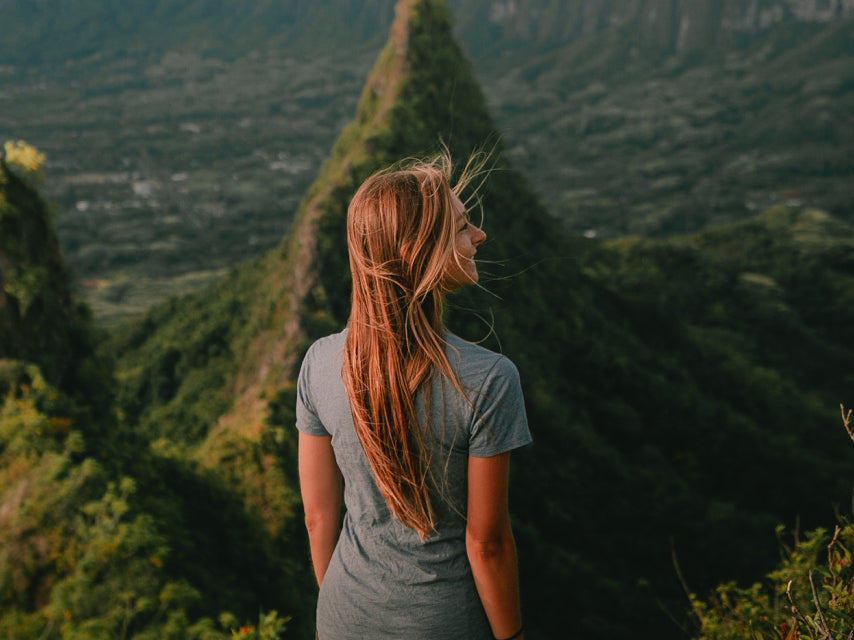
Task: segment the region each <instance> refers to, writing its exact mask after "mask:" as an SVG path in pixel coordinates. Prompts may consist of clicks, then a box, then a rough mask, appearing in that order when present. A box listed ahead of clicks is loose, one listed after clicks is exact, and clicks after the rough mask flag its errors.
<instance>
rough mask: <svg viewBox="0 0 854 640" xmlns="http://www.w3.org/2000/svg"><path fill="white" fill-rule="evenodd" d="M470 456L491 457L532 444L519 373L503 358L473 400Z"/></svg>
mask: <svg viewBox="0 0 854 640" xmlns="http://www.w3.org/2000/svg"><path fill="white" fill-rule="evenodd" d="M474 406H475V409H476V411H475V415H474V416H473V424H472V429H471V435H470V437H469V455H472V456H475V457H477V458H488V457H490V456H497V455H499V454H501V453H505V452H507V451H511V450H512V449H517V448H519V447H522V446H524V445H526V444H528V443H529V442H531V432H530V429H529V428H528V418H527V415H526V414H525V400H524V398H523V396H522V385H521V383H520V382H519V371H518V370H517V369H516V366H515V365H514V364H513V363H512V362H511V361H510V360H509V359H508V358H506V357H504V356H500V357H499V358H498V360H497V361H496V362H495V364H494V365H493V367H492V369H491V370H490V371H489V373H488V374H487V376H486V379H485V380H484V383H483V387H482V388H481V390H480V392H479V393H478V394H477V395H476V396H475V398H474Z"/></svg>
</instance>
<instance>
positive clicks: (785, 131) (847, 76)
mask: <svg viewBox="0 0 854 640" xmlns="http://www.w3.org/2000/svg"><path fill="white" fill-rule="evenodd" d="M665 4H666V5H667V7H666V8H667V9H668V10H666V11H665V10H664V5H663V4H662V3H661V2H660V0H642V1H638V2H633V3H614V2H589V1H586V0H572V1H570V2H556V1H555V0H527V1H525V2H494V1H492V0H456V1H455V2H453V3H451V6H452V8H453V11H454V14H455V16H456V18H457V19H456V24H457V26H456V27H455V34H456V35H457V38H458V40H459V41H460V42H461V45H462V47H463V49H464V51H465V52H466V53H467V54H468V56H469V58H470V59H471V60H472V64H473V70H474V72H475V75H476V77H477V79H478V80H479V82H480V83H481V85H482V86H483V89H484V93H485V94H486V96H487V104H488V110H489V111H490V113H491V115H492V116H493V117H494V118H495V122H496V126H497V128H498V130H499V131H500V132H501V133H502V135H503V137H504V139H505V140H506V143H507V155H508V157H509V158H510V159H511V160H512V161H513V163H514V166H516V167H517V168H519V169H520V170H522V171H523V173H524V174H525V175H526V176H527V178H528V180H530V182H531V184H532V185H533V187H534V188H535V190H536V191H537V192H538V193H539V194H540V195H541V197H542V198H543V201H544V203H545V204H546V206H547V208H548V209H549V210H550V211H552V212H553V213H554V214H555V215H556V216H557V217H558V218H559V219H560V220H562V221H563V223H564V225H565V227H566V228H567V229H568V230H569V231H571V232H572V233H574V234H584V233H586V234H588V235H593V234H596V235H598V236H599V237H606V238H608V237H615V236H619V235H624V234H626V233H632V234H640V235H645V236H658V237H661V236H666V235H670V234H673V233H686V232H693V231H696V230H700V229H702V228H706V227H707V226H709V225H710V224H719V223H727V222H732V221H737V220H741V219H744V218H745V217H750V216H752V215H754V214H755V213H757V212H758V211H761V210H762V209H764V208H766V207H769V206H773V205H775V204H777V203H779V202H784V201H797V202H800V203H802V204H805V205H807V206H813V207H818V208H821V209H823V210H826V211H829V212H830V213H832V214H833V215H835V216H838V217H841V218H844V219H849V220H850V219H851V204H850V203H851V201H852V194H851V187H850V180H848V179H847V178H848V177H849V176H850V175H851V172H852V166H851V160H850V158H851V157H852V154H851V148H852V139H851V136H852V133H851V132H852V131H854V122H852V113H854V108H853V107H854V105H852V99H854V98H852V95H854V94H852V91H851V87H852V86H854V78H852V69H854V64H853V63H852V51H851V47H850V44H849V43H850V42H851V40H852V37H854V34H852V21H851V15H852V8H851V4H850V2H848V1H847V0H846V1H834V2H828V3H818V2H800V1H797V2H796V1H794V0H763V2H752V1H750V2H749V1H747V0H743V1H742V0H733V1H731V2H726V3H714V2H705V1H704V2H694V1H692V2H686V1H680V2H668V3H665ZM392 6H393V3H392V2H391V1H390V0H376V1H375V2H369V3H354V2H349V1H345V0H337V2H336V3H335V4H334V10H332V11H326V5H324V6H321V5H319V4H318V3H310V2H296V3H287V6H285V5H281V4H279V3H270V2H262V1H261V0H249V1H247V2H243V3H236V4H222V3H213V2H211V1H210V0H195V1H194V2H191V3H186V2H177V1H175V0H167V1H164V2H159V3H158V4H157V9H156V10H153V11H149V10H147V9H144V8H143V5H140V6H139V7H136V6H130V5H127V4H121V5H117V4H110V3H104V2H101V1H100V0H86V1H83V0H75V1H74V2H69V1H67V0H45V1H43V2H39V3H17V2H5V3H2V4H0V23H2V24H4V25H7V32H8V33H7V35H8V37H6V38H3V39H2V41H0V105H2V109H0V141H3V140H6V139H14V140H17V139H24V140H27V141H29V142H30V143H31V144H34V145H35V146H36V147H38V148H39V149H41V150H42V151H43V152H45V153H46V155H47V158H48V160H47V164H46V169H47V173H48V175H49V176H50V180H49V182H48V194H47V195H48V196H49V198H50V200H51V201H53V202H55V203H57V208H58V210H59V216H58V218H57V224H58V227H59V232H60V239H61V242H62V246H63V251H64V253H65V256H66V260H67V262H68V265H69V266H70V267H71V269H72V270H73V273H74V274H75V277H76V279H77V280H78V281H79V283H80V286H81V288H82V292H83V293H84V295H85V297H86V299H87V300H88V301H89V302H90V303H91V304H92V306H93V309H94V311H95V314H96V316H97V317H98V318H99V320H101V321H102V322H111V321H115V320H116V319H118V318H120V317H126V316H127V315H129V314H133V313H138V312H142V311H144V310H145V309H147V308H148V307H149V306H150V305H151V304H152V303H153V302H155V301H158V300H162V299H164V298H165V297H168V296H169V295H172V294H175V293H179V292H183V291H187V290H190V289H193V288H195V287H198V286H200V285H202V284H204V283H207V282H210V281H213V280H216V279H217V278H220V277H222V276H223V274H224V273H225V272H227V270H228V269H229V268H230V267H232V266H234V265H236V264H239V263H241V262H242V261H244V260H246V259H249V258H252V257H257V256H260V255H262V254H263V253H264V252H265V251H267V250H270V249H272V248H273V247H275V246H276V245H277V244H278V242H279V240H280V239H281V237H282V236H283V235H284V233H285V232H286V231H287V229H288V228H289V226H290V224H291V222H292V220H293V216H294V214H295V212H296V210H297V208H298V206H299V202H300V198H301V197H302V195H303V194H304V193H305V191H306V189H307V188H308V187H309V185H310V184H311V181H312V180H313V178H314V176H315V175H316V174H317V171H318V170H319V168H320V166H321V164H322V162H323V160H324V158H325V155H326V151H327V150H328V149H329V148H330V147H331V146H332V144H333V142H334V140H335V139H336V137H337V136H338V135H339V134H340V133H341V130H342V128H343V126H344V125H345V124H346V122H347V121H348V120H349V118H350V117H351V114H352V113H353V111H354V109H355V106H356V101H357V99H358V96H359V92H360V90H361V87H362V83H363V79H364V77H365V76H366V74H367V73H368V71H369V69H370V67H371V64H372V63H373V61H374V59H375V57H376V55H377V53H378V51H379V49H380V47H381V46H382V43H383V41H384V37H385V33H386V32H387V29H388V26H389V24H390V21H391V17H392ZM211 248H213V250H211Z"/></svg>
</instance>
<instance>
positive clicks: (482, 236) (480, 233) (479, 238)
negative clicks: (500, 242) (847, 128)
mask: <svg viewBox="0 0 854 640" xmlns="http://www.w3.org/2000/svg"><path fill="white" fill-rule="evenodd" d="M484 240H486V232H485V231H484V230H483V229H481V228H480V227H477V228H476V231H475V234H474V237H472V239H471V241H472V243H473V244H480V243H481V242H483V241H484Z"/></svg>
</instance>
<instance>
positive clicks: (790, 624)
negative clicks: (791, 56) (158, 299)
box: [0, 0, 854, 640]
mask: <svg viewBox="0 0 854 640" xmlns="http://www.w3.org/2000/svg"><path fill="white" fill-rule="evenodd" d="M486 102H487V101H486V99H485V97H484V95H483V93H482V92H481V90H480V88H479V86H478V84H477V83H476V82H475V80H474V79H473V77H472V74H471V72H470V70H469V68H468V66H467V64H466V63H465V61H464V59H463V56H462V54H461V51H460V49H459V47H458V46H457V45H456V44H455V42H454V40H453V37H452V32H451V26H450V21H449V12H448V9H447V6H446V5H445V3H443V2H441V1H439V0H409V1H407V2H404V3H401V5H400V14H399V16H398V22H397V23H396V25H395V27H394V28H393V29H392V37H391V39H390V41H389V43H388V44H387V46H386V47H385V48H384V49H383V51H382V52H381V53H380V56H379V59H378V60H377V63H376V65H375V67H374V69H373V71H372V73H371V74H370V77H369V79H368V82H367V84H366V86H365V88H364V89H363V92H362V95H361V99H360V101H359V105H358V109H357V111H356V116H355V119H354V120H353V122H352V123H351V124H349V125H348V126H347V127H345V128H344V130H343V132H342V134H341V136H340V137H339V139H338V141H337V142H336V144H335V146H334V147H333V149H332V152H331V155H330V157H329V158H328V160H327V161H326V163H325V164H324V166H323V167H322V169H321V172H320V175H319V177H318V178H317V180H316V181H315V182H314V184H313V185H312V186H311V187H310V188H309V189H308V190H307V191H306V194H305V196H304V198H303V200H302V202H301V204H300V205H299V208H298V209H297V211H296V214H295V216H294V222H293V224H292V226H291V230H290V232H289V234H288V236H287V237H286V238H285V240H284V241H283V242H282V243H281V244H280V245H278V246H276V247H274V248H273V249H271V250H269V251H267V252H266V253H264V254H263V255H261V256H259V257H256V258H254V259H252V260H250V261H248V262H245V263H243V264H242V265H241V266H240V267H238V268H236V269H234V270H233V271H231V272H230V273H229V274H228V275H227V276H226V277H223V278H221V279H219V280H218V281H217V282H216V283H214V284H211V285H209V286H206V287H204V288H202V289H200V290H198V291H195V292H193V293H189V294H186V295H184V296H183V297H180V298H172V299H170V300H168V301H166V302H163V303H161V304H159V305H157V306H155V307H154V308H152V309H151V310H149V311H148V312H147V313H145V314H144V315H141V316H139V317H137V318H134V319H132V320H129V321H126V322H124V323H121V324H120V325H118V326H116V327H114V328H113V329H112V330H111V331H110V333H109V335H108V337H107V339H106V340H99V339H98V334H97V332H96V331H95V329H94V328H93V326H92V320H91V318H89V317H87V315H86V313H85V312H84V310H82V309H80V308H79V305H77V304H76V303H74V301H73V297H72V296H71V295H70V293H69V288H70V287H69V284H68V277H67V274H66V272H65V270H64V267H63V266H62V263H61V257H60V252H59V246H58V243H56V242H55V241H54V242H53V243H51V242H50V241H48V242H30V243H28V242H25V241H24V239H26V238H33V237H38V238H45V237H48V238H49V237H50V233H52V220H51V217H50V214H49V213H48V211H47V208H46V206H45V204H44V201H43V199H42V198H41V197H40V196H39V194H38V192H37V191H36V190H35V189H34V185H35V183H33V182H32V180H31V179H32V178H34V177H36V176H35V175H34V174H30V173H28V171H31V169H30V170H28V169H27V168H26V161H25V160H24V159H25V158H33V159H36V160H37V159H38V156H37V155H35V156H33V155H32V154H29V155H28V153H24V148H23V147H16V148H15V150H14V152H13V153H12V154H11V157H13V158H14V157H17V158H20V159H22V160H21V162H19V163H18V164H19V168H18V169H15V168H14V167H13V168H12V169H11V170H10V169H8V168H6V165H3V166H4V174H3V175H4V176H5V177H4V179H3V181H2V184H0V189H1V190H2V191H0V195H2V198H0V224H3V225H9V226H4V227H3V229H4V234H3V235H2V236H0V241H2V242H3V244H2V246H0V252H3V253H2V255H0V258H4V259H5V260H0V266H2V271H0V278H2V281H3V283H4V289H3V291H4V296H5V298H4V299H3V300H4V301H5V306H0V331H5V332H6V333H3V334H2V335H3V336H4V337H8V339H4V340H2V341H0V357H2V358H4V360H2V361H0V362H2V365H0V392H2V393H0V396H2V398H3V405H2V407H3V408H2V411H3V413H2V415H0V541H2V542H3V544H2V545H1V546H0V610H2V614H0V632H2V633H3V634H5V635H6V636H8V637H12V638H29V637H42V636H43V637H45V638H46V639H48V638H80V639H85V638H100V637H111V638H112V637H127V638H133V637H136V638H140V639H141V638H147V637H176V638H177V637H186V638H219V637H223V636H225V637H228V636H229V635H235V636H239V637H247V638H250V637H263V638H270V637H275V636H277V635H279V634H281V632H282V629H283V626H286V630H285V637H293V638H310V637H313V629H312V623H313V621H312V606H313V596H314V591H313V579H312V577H311V571H310V568H309V566H308V554H307V549H306V545H305V540H304V536H303V532H302V523H301V511H300V505H299V499H298V491H297V481H296V477H295V433H294V428H293V404H294V397H293V394H294V378H295V373H296V368H297V366H298V365H299V362H300V358H301V356H302V354H303V352H304V349H305V348H306V347H307V345H308V344H310V342H311V341H312V340H313V339H314V338H316V337H318V336H319V335H322V334H324V333H326V332H328V331H331V330H334V329H337V328H339V327H341V326H342V325H343V323H344V322H345V321H346V316H347V309H348V290H347V286H348V284H347V283H348V276H347V270H346V262H345V259H346V252H345V250H344V237H343V230H342V220H343V216H344V212H345V209H346V204H347V202H348V200H349V197H350V195H351V194H352V191H353V189H355V187H356V185H357V184H359V182H360V181H361V180H362V179H363V178H364V177H365V176H366V175H367V174H369V173H370V172H371V171H373V170H374V169H376V168H378V167H380V166H382V165H385V164H386V163H388V162H390V161H392V160H396V159H398V158H400V157H401V156H406V155H413V154H416V155H423V154H427V153H430V152H432V151H435V150H436V149H437V148H438V145H439V144H440V141H442V140H443V141H445V142H446V143H447V145H448V146H449V148H450V150H451V152H452V153H453V155H454V156H455V157H457V158H464V157H466V156H467V155H468V154H470V153H471V152H472V151H473V150H474V149H477V148H479V147H481V146H483V145H485V146H486V147H487V148H493V147H494V150H493V158H492V159H493V162H494V166H493V171H492V173H491V175H490V177H489V179H488V181H487V183H486V184H485V186H484V188H483V191H482V198H483V210H484V214H485V218H484V227H485V229H486V231H487V234H488V235H489V241H488V242H487V243H486V244H485V245H483V246H482V247H481V249H480V250H479V252H478V257H479V258H480V259H481V261H482V267H481V272H482V274H483V284H484V288H482V289H481V288H470V289H469V290H464V291H462V292H459V293H458V294H455V295H454V296H451V297H450V298H449V304H450V307H451V308H450V309H449V316H448V321H449V323H450V325H451V326H452V327H453V329H454V330H455V331H457V332H458V333H460V334H461V335H463V336H464V337H466V338H469V339H475V340H483V341H484V343H485V344H486V345H488V346H490V347H492V348H495V349H500V350H502V351H503V352H504V353H506V354H508V355H509V356H510V357H511V358H512V359H513V360H514V362H516V364H517V365H518V367H519V369H520V371H521V375H522V380H523V385H524V387H525V393H526V399H527V403H528V413H529V419H530V422H531V425H532V429H533V431H534V436H535V443H534V445H532V446H531V447H529V448H527V449H526V450H523V451H521V452H520V453H519V454H518V455H517V456H516V457H515V459H514V465H513V483H512V487H513V489H512V491H513V495H512V497H511V499H512V511H513V517H514V520H515V528H516V531H517V537H518V540H517V542H518V546H519V550H520V562H521V571H522V580H523V593H524V598H525V602H524V610H525V615H526V629H527V631H528V632H527V636H529V637H530V638H533V639H534V640H536V639H537V638H551V637H580V638H603V639H604V638H608V639H617V640H619V639H621V638H638V637H640V638H647V637H649V638H653V637H654V638H679V637H689V636H700V635H702V636H703V637H709V638H712V637H720V638H734V637H745V636H744V635H741V636H739V635H738V634H740V633H743V628H744V629H748V630H749V629H750V628H751V624H752V628H753V629H756V630H759V629H760V627H761V625H763V624H764V625H765V627H761V628H762V629H765V631H763V633H765V632H767V634H771V635H766V637H769V638H770V637H775V636H774V635H773V634H775V633H778V632H779V633H781V634H782V636H783V638H784V640H788V638H786V636H787V635H788V634H789V633H790V632H792V633H806V630H807V628H808V622H807V621H806V618H807V617H814V616H815V615H817V614H816V613H815V612H814V611H813V610H809V612H808V607H809V604H808V603H809V602H810V601H811V600H810V596H811V593H810V592H808V591H806V590H807V589H810V591H811V585H810V583H809V567H812V565H810V564H809V563H810V562H811V560H809V559H810V558H812V557H813V555H814V554H816V553H818V552H819V551H820V550H821V549H822V548H826V546H827V545H828V544H829V543H830V539H833V540H834V542H833V544H832V546H831V551H830V553H831V555H830V561H829V562H828V564H827V567H825V568H818V567H816V569H815V570H814V572H813V584H815V587H816V591H817V593H818V594H819V595H818V596H817V600H818V602H819V605H820V608H821V611H822V612H823V615H824V616H825V619H826V623H825V624H827V625H828V626H829V625H831V624H837V623H836V622H831V616H832V615H833V614H831V612H832V611H836V610H837V609H836V608H834V606H831V601H832V602H840V600H839V598H844V597H846V596H845V593H849V595H850V590H849V591H848V592H846V591H845V589H847V588H848V587H847V586H846V585H849V584H850V572H849V568H848V567H849V565H848V564H846V562H847V560H846V558H847V555H846V554H847V553H848V551H849V550H850V544H851V542H850V540H849V538H850V530H849V529H848V528H846V527H845V526H842V527H841V528H840V531H839V533H838V534H837V535H836V537H835V538H833V534H827V533H823V532H821V531H820V530H818V529H817V528H818V527H825V528H827V523H829V522H833V518H834V505H838V504H847V503H848V501H850V496H851V489H852V477H851V473H850V469H851V464H852V462H854V449H852V448H851V447H846V446H845V443H844V434H841V435H840V433H839V432H838V430H837V429H834V426H835V424H836V423H837V422H838V417H837V415H836V407H838V405H839V403H840V402H845V403H846V404H851V402H850V399H849V398H847V397H846V394H850V390H851V388H852V383H854V379H852V375H851V373H850V363H851V362H852V355H854V354H852V351H854V347H852V346H851V344H850V340H849V336H850V332H849V327H850V326H851V324H852V320H854V318H852V314H854V305H852V300H854V261H852V258H851V256H854V229H852V227H851V225H850V224H849V223H847V222H845V221H844V220H842V219H840V218H839V217H835V216H831V215H829V214H827V213H824V212H822V211H819V210H817V209H815V208H811V207H804V206H798V205H796V203H789V205H784V206H779V207H776V208H772V209H769V210H767V211H765V212H764V213H762V214H761V215H758V216H756V217H752V218H751V219H749V220H745V221H742V222H739V223H738V224H732V225H729V226H723V227H718V228H714V229H708V230H705V231H703V232H700V233H696V234H693V235H684V236H679V237H673V238H671V239H666V240H649V239H642V238H640V237H624V238H620V239H615V240H611V241H604V240H601V239H589V238H583V237H578V236H572V235H569V234H567V233H565V232H564V230H563V226H564V225H563V223H562V222H559V221H558V220H556V219H555V218H554V217H552V216H551V215H549V214H548V213H547V212H546V209H545V208H544V207H543V205H542V204H541V203H540V202H539V201H538V198H537V197H536V196H535V195H534V192H533V190H532V189H531V187H530V186H529V185H528V183H527V181H526V179H525V177H523V175H522V174H520V173H519V172H517V171H515V170H514V169H512V168H511V167H510V166H509V164H508V162H507V159H506V157H505V152H504V147H503V143H502V141H501V137H500V136H499V135H498V134H497V133H496V132H495V128H494V126H493V124H492V122H491V119H490V117H489V115H488V113H487V108H486ZM16 153H17V154H18V155H16ZM7 159H9V158H8V152H7ZM229 160H230V158H229V157H228V156H223V162H228V161H229ZM21 167H23V168H21ZM16 171H17V173H16ZM36 182H37V181H36ZM701 213H702V212H701V211H699V210H698V215H700V214H701ZM32 225H39V226H38V228H39V229H40V231H39V233H40V234H41V235H38V236H36V235H34V234H31V233H22V232H20V231H16V232H15V233H11V232H8V233H7V232H6V229H13V230H20V229H23V228H27V229H29V228H30V227H31V226H32ZM48 232H50V233H48ZM9 256H12V257H14V259H15V261H16V262H14V265H16V266H15V267H14V268H8V267H7V264H10V262H9V258H8V257H9ZM16 269H18V270H20V269H23V271H21V273H26V272H27V270H36V272H37V273H42V274H43V276H42V277H41V279H38V278H29V277H17V276H15V278H17V279H13V278H12V276H13V275H14V274H15V273H18V271H16ZM39 269H41V270H42V271H38V270H39ZM7 282H8V283H12V284H9V285H8V286H7V285H6V283H7ZM50 292H52V293H50ZM24 301H26V302H27V304H24V303H23V302H24ZM39 301H41V302H39ZM57 305H62V306H61V307H57ZM57 309H59V311H58V310H57ZM74 309H76V310H77V311H75V314H76V315H72V316H69V315H68V314H69V313H70V310H74ZM4 314H5V315H4ZM69 317H72V318H74V320H73V321H68V318H69ZM69 327H70V328H73V331H69V329H68V328H69ZM493 330H494V331H493ZM42 336H52V338H51V340H53V342H45V343H42V342H39V341H38V339H39V338H41V337H42ZM39 345H46V346H45V348H40V347H39ZM24 346H26V348H24ZM84 365H85V368H83V367H84ZM67 372H72V373H67ZM66 373H67V375H66ZM798 526H799V527H801V529H798V530H805V531H814V532H815V533H812V534H809V535H808V536H805V538H804V541H803V542H796V543H795V544H794V546H793V547H791V554H790V555H789V556H788V560H787V561H786V563H784V564H783V565H780V566H778V551H777V550H778V536H780V537H781V538H782V539H785V536H783V534H782V533H778V531H782V530H792V529H796V528H797V527H798ZM780 527H782V529H780ZM828 536H830V538H828ZM790 546H791V545H790ZM834 554H839V555H834ZM674 558H675V559H676V562H674ZM677 567H678V570H677ZM775 567H776V569H775ZM805 568H806V569H805ZM805 571H806V573H805ZM763 575H770V576H771V578H770V580H771V582H772V583H779V584H782V581H783V580H789V579H792V580H793V583H792V584H793V586H792V590H791V593H792V597H793V600H794V601H795V602H796V603H797V604H798V607H799V611H800V612H801V614H802V616H803V620H799V621H798V622H797V630H795V631H793V629H795V626H796V625H795V622H794V621H792V619H791V617H786V615H787V614H782V613H781V612H782V609H780V608H779V606H778V605H777V604H776V602H775V597H778V596H779V590H777V591H772V592H771V594H772V595H768V592H766V591H764V587H762V586H753V587H745V586H744V585H752V584H754V583H755V582H756V581H757V579H758V577H759V576H763ZM786 576H791V577H786ZM804 577H806V582H804ZM719 584H723V585H724V586H722V587H719V586H718V585H719ZM684 585H689V586H690V592H691V593H692V594H697V595H692V596H691V597H690V598H689V597H688V596H687V595H686V593H685V590H684ZM708 594H713V595H712V596H711V597H709V596H708ZM774 594H776V596H775V595H774ZM834 598H836V600H834ZM778 601H779V598H778ZM775 606H776V607H778V608H776V609H775V608H774V607H775ZM841 611H843V612H844V611H845V608H844V607H843V608H842V609H841ZM259 612H260V613H259ZM273 612H278V613H273ZM286 619H287V622H285V620H286ZM833 619H834V620H837V618H833ZM838 620H841V622H839V623H838V624H839V625H840V627H839V628H842V626H844V624H845V621H846V619H845V618H844V617H840V618H838ZM751 621H752V622H751ZM783 622H785V623H786V625H787V626H786V628H785V630H784V629H783V628H782V627H781V626H780V625H781V624H782V623H783ZM757 632H758V631H757ZM715 634H718V635H715ZM790 637H791V638H794V637H795V636H790Z"/></svg>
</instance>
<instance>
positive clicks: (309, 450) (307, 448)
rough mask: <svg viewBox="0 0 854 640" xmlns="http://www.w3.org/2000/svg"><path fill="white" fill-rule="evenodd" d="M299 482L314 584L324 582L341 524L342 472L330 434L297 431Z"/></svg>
mask: <svg viewBox="0 0 854 640" xmlns="http://www.w3.org/2000/svg"><path fill="white" fill-rule="evenodd" d="M298 458H299V482H300V492H301V493H302V504H303V508H304V509H305V528H306V529H307V530H308V543H309V546H310V547H311V562H312V564H313V565H314V575H315V576H316V577H317V584H318V585H320V584H321V583H322V582H323V576H324V575H326V569H327V567H328V566H329V561H330V560H331V559H332V552H333V551H334V550H335V545H336V544H337V542H338V534H339V533H340V527H341V521H340V520H341V472H340V471H339V469H338V464H337V463H336V462H335V454H334V453H333V451H332V437H331V436H310V435H307V434H304V433H300V434H299V454H298Z"/></svg>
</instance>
